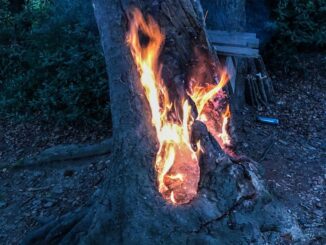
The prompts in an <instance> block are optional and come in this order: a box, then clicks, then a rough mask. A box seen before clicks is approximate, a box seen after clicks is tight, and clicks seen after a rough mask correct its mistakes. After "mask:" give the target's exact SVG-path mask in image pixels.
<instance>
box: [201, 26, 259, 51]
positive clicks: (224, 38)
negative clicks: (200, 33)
mask: <svg viewBox="0 0 326 245" xmlns="http://www.w3.org/2000/svg"><path fill="white" fill-rule="evenodd" d="M207 34H208V38H209V40H210V42H212V43H213V44H218V45H228V46H239V47H251V48H258V47H259V39H258V38H257V37H256V34H255V33H249V32H226V31H212V30H207Z"/></svg>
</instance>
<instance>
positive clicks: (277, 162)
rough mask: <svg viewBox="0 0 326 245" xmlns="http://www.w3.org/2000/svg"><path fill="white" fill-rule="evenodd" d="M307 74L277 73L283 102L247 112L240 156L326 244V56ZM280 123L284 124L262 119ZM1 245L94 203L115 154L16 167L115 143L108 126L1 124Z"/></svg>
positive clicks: (308, 60) (303, 62)
mask: <svg viewBox="0 0 326 245" xmlns="http://www.w3.org/2000/svg"><path fill="white" fill-rule="evenodd" d="M302 57H303V58H302V59H299V60H300V63H298V66H299V67H301V69H300V70H296V71H293V72H288V71H284V70H283V69H282V68H280V69H275V70H271V71H270V72H271V76H272V78H273V81H274V86H275V90H276V95H275V103H273V104H272V105H270V107H269V108H265V109H260V108H259V109H258V110H256V109H254V108H251V107H245V108H244V110H243V112H242V116H243V122H242V124H241V125H240V126H239V130H238V132H237V134H238V137H237V138H238V139H239V142H238V143H237V147H238V152H239V153H244V154H246V155H247V156H249V157H251V158H252V159H254V160H255V161H257V162H258V164H259V165H260V166H261V170H262V176H263V178H264V179H265V181H266V183H267V185H268V186H269V188H270V190H271V191H272V192H273V193H274V195H276V196H277V197H279V199H281V200H282V201H283V202H284V203H285V205H287V207H288V209H289V211H290V212H292V213H293V214H294V215H295V216H296V217H297V220H298V223H299V225H300V226H301V228H302V229H303V231H304V232H305V234H307V236H308V238H309V239H308V240H309V241H307V242H305V243H304V244H326V233H325V228H326V227H325V203H326V199H325V180H326V164H325V163H326V157H325V151H326V127H325V122H326V110H325V108H326V96H325V94H326V55H321V54H310V55H307V54H305V55H302ZM257 115H263V116H269V117H276V118H278V119H279V120H280V123H279V125H276V126H274V125H266V124H262V123H259V122H257V121H256V116H257ZM0 123H1V124H0V186H1V189H0V227H1V229H0V244H19V243H20V242H21V240H22V238H23V237H24V236H25V234H26V233H28V232H29V231H31V230H32V229H33V228H35V227H37V226H40V225H42V224H44V223H46V222H47V221H49V220H52V219H54V218H55V217H57V216H58V215H62V214H65V213H67V212H69V211H73V210H76V209H78V208H82V207H84V206H86V205H87V203H88V200H90V199H91V198H94V195H95V196H96V195H97V194H98V193H99V191H100V188H101V183H102V181H103V179H104V177H105V175H106V173H107V169H108V168H109V167H110V164H111V163H110V156H108V155H107V156H102V157H96V158H91V159H84V160H82V161H74V162H65V163H62V164H60V165H58V166H51V167H49V166H44V167H38V168H37V169H35V168H30V169H14V168H11V167H8V163H9V164H15V162H17V160H19V159H21V158H24V157H26V156H30V155H34V154H36V153H37V152H39V151H42V150H43V149H45V148H47V147H50V146H53V145H56V144H62V143H66V144H71V143H93V142H97V141H100V140H102V139H103V138H107V137H108V136H109V135H110V134H111V132H110V129H109V127H108V126H107V125H102V126H101V127H96V128H83V129H77V128H74V127H66V128H59V127H53V126H49V125H43V124H41V123H37V122H35V123H28V124H14V123H11V122H8V121H0Z"/></svg>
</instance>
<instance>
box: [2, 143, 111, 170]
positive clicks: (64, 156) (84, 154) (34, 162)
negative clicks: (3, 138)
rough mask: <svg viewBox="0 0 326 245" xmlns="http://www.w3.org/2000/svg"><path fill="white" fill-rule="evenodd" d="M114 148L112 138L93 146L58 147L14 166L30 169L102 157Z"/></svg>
mask: <svg viewBox="0 0 326 245" xmlns="http://www.w3.org/2000/svg"><path fill="white" fill-rule="evenodd" d="M112 147H113V143H112V139H111V138H109V139H106V140H104V141H102V142H100V143H98V144H93V145H79V144H72V145H57V146H53V147H51V148H48V149H46V150H44V151H43V152H41V153H40V154H38V155H36V156H33V157H29V158H26V159H23V160H21V161H18V162H17V163H16V164H14V166H13V167H14V168H16V169H17V168H18V169H19V168H29V167H35V166H43V165H45V164H50V163H57V162H65V161H71V160H80V159H83V158H89V157H96V156H101V155H105V154H109V153H110V152H111V150H112ZM4 167H6V166H4ZM8 167H10V166H8Z"/></svg>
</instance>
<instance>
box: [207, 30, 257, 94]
mask: <svg viewBox="0 0 326 245" xmlns="http://www.w3.org/2000/svg"><path fill="white" fill-rule="evenodd" d="M207 35H208V39H209V41H210V43H211V44H212V46H213V48H214V50H215V51H216V53H217V54H218V55H223V56H226V60H225V66H226V68H227V70H228V73H229V75H230V77H231V79H230V84H231V87H232V91H233V92H234V91H235V81H236V75H237V68H236V67H237V66H236V60H235V59H233V58H232V57H242V58H258V57H259V39H258V38H257V36H256V33H249V32H227V31H217V30H207Z"/></svg>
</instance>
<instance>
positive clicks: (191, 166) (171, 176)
mask: <svg viewBox="0 0 326 245" xmlns="http://www.w3.org/2000/svg"><path fill="white" fill-rule="evenodd" d="M131 16H132V21H130V26H129V32H128V34H127V43H128V45H129V47H130V51H131V53H132V57H133V59H134V62H135V64H136V66H137V69H138V72H139V76H140V81H141V84H142V85H143V88H144V90H145V95H146V98H147V101H148V103H149V105H150V108H151V115H152V124H153V126H154V127H155V129H156V133H157V138H158V141H159V149H158V151H157V155H156V162H155V169H156V171H157V180H158V186H159V192H160V193H161V194H162V195H163V197H164V198H165V199H166V200H167V201H168V202H171V203H173V204H184V203H188V202H190V201H191V200H192V199H193V198H194V197H195V196H196V194H197V188H198V182H199V176H200V169H199V157H200V143H199V142H196V144H197V147H196V150H194V147H192V144H191V141H190V137H189V135H190V134H191V129H192V124H193V122H194V121H195V120H196V119H198V120H201V121H203V122H207V121H208V120H213V121H211V122H210V123H208V125H214V124H215V123H216V118H214V117H210V119H208V116H209V115H208V111H207V110H204V108H205V106H206V105H207V103H208V101H210V100H211V99H212V98H214V97H215V96H216V94H217V93H218V92H219V91H221V90H222V88H223V87H224V86H225V85H226V84H227V82H228V75H227V72H226V71H225V70H222V71H221V72H220V74H216V76H217V75H219V77H220V79H219V81H217V83H216V84H213V83H212V81H203V80H198V78H196V77H193V78H191V84H190V89H189V96H190V98H191V99H192V100H193V101H194V103H195V105H196V109H197V112H198V118H194V117H193V116H192V115H193V114H192V113H191V111H192V107H191V105H190V103H189V97H183V98H181V99H180V100H179V101H177V102H176V103H173V102H172V100H171V98H170V95H169V91H168V89H167V87H166V85H165V82H164V81H163V79H162V76H161V70H162V65H161V64H160V63H159V56H160V53H161V48H162V45H163V44H164V39H165V36H164V34H163V32H162V31H161V30H160V27H159V26H158V24H157V23H156V21H155V20H154V19H153V18H152V17H151V16H149V17H148V18H147V20H145V19H144V17H143V16H142V13H141V12H140V11H139V10H138V9H134V10H133V11H132V13H131ZM140 33H142V34H143V35H145V36H146V37H147V39H148V42H147V43H146V44H143V43H141V38H140ZM202 68H204V66H199V67H198V69H202ZM204 72H206V71H204ZM177 103H179V104H177ZM178 108H182V111H181V113H177V111H178ZM171 118H172V119H171ZM229 118H230V110H229V107H227V111H226V113H225V114H224V115H223V119H222V120H223V123H222V124H223V125H222V127H221V128H222V132H219V133H218V134H213V136H214V137H216V140H217V141H218V142H219V143H220V144H221V145H222V148H224V147H223V145H224V144H226V145H229V144H230V136H229V135H228V133H227V130H226V128H227V124H228V122H229ZM208 129H210V127H208ZM212 131H213V130H212Z"/></svg>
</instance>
